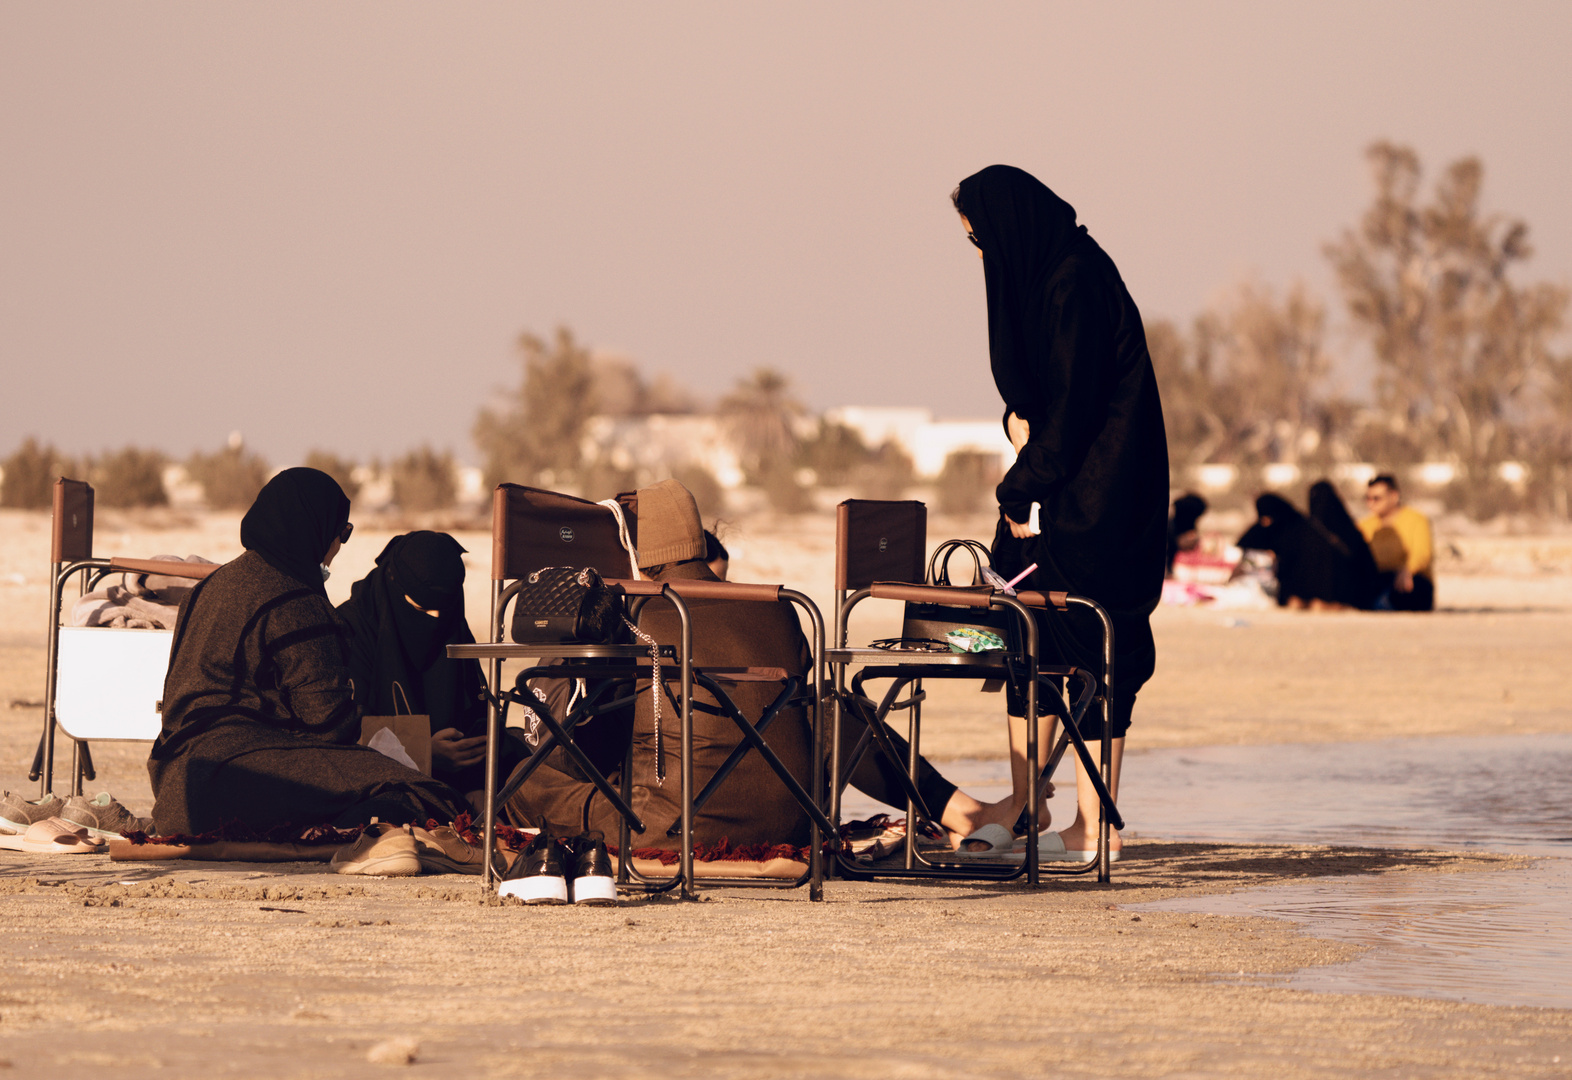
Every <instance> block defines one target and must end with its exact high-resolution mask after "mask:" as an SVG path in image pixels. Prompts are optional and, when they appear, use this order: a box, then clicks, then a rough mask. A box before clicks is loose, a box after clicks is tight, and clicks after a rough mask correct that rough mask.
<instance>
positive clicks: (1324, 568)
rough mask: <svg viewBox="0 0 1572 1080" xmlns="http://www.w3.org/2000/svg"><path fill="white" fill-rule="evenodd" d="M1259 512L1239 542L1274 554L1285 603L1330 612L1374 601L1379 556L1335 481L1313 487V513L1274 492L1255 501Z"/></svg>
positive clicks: (1279, 589)
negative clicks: (1349, 509) (1307, 512)
mask: <svg viewBox="0 0 1572 1080" xmlns="http://www.w3.org/2000/svg"><path fill="white" fill-rule="evenodd" d="M1255 513H1256V519H1257V520H1256V523H1255V524H1254V525H1252V526H1250V528H1249V529H1248V530H1246V531H1245V534H1244V535H1243V536H1241V537H1240V538H1239V546H1240V547H1241V548H1246V549H1253V550H1256V551H1270V552H1271V553H1272V555H1273V561H1274V564H1275V573H1276V576H1277V603H1278V605H1279V606H1280V607H1295V608H1315V609H1320V610H1331V609H1337V608H1370V607H1371V606H1372V605H1373V604H1374V603H1375V596H1376V593H1377V591H1378V588H1379V581H1378V578H1377V572H1376V566H1375V559H1374V558H1373V557H1372V556H1371V554H1370V547H1369V545H1367V544H1366V543H1365V538H1364V536H1363V535H1361V534H1360V532H1359V527H1358V526H1357V525H1355V524H1354V521H1353V518H1351V517H1350V516H1349V514H1348V510H1347V508H1346V507H1344V505H1343V500H1342V499H1341V498H1340V497H1339V496H1338V494H1337V489H1336V488H1334V487H1333V486H1332V485H1331V484H1330V483H1328V482H1327V481H1325V480H1320V481H1317V482H1316V483H1315V484H1313V485H1311V488H1310V513H1309V514H1308V515H1305V514H1301V513H1300V512H1299V509H1298V508H1297V507H1296V506H1294V505H1293V504H1292V503H1290V502H1289V501H1288V500H1287V499H1285V498H1283V497H1282V496H1281V495H1274V494H1271V493H1268V494H1265V495H1262V496H1260V497H1259V498H1258V499H1256V500H1255Z"/></svg>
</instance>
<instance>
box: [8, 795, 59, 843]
mask: <svg viewBox="0 0 1572 1080" xmlns="http://www.w3.org/2000/svg"><path fill="white" fill-rule="evenodd" d="M63 809H65V801H64V800H62V799H61V798H60V796H58V795H56V794H54V792H50V793H49V794H48V795H45V796H44V797H43V798H42V799H38V800H36V801H29V800H28V799H27V797H26V796H24V795H22V794H20V793H19V792H15V791H8V792H6V793H5V794H4V795H3V796H0V831H3V832H13V833H20V832H26V831H27V830H28V827H29V826H31V825H35V824H37V823H38V822H40V821H45V820H48V819H49V818H52V817H59V816H60V811H61V810H63Z"/></svg>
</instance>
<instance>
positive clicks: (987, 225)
mask: <svg viewBox="0 0 1572 1080" xmlns="http://www.w3.org/2000/svg"><path fill="white" fill-rule="evenodd" d="M956 209H957V210H959V211H960V212H961V213H962V214H964V215H966V220H967V221H968V222H970V223H971V227H972V235H973V236H975V237H977V242H978V244H979V245H980V246H981V247H982V253H983V274H984V277H985V278H986V280H987V288H988V353H989V360H990V363H991V366H992V368H993V381H994V385H995V386H997V387H998V388H999V396H1000V397H1002V398H1003V399H1004V403H1005V409H1006V412H1007V413H1009V412H1014V413H1015V414H1016V415H1017V416H1020V417H1021V418H1023V419H1025V420H1026V421H1028V422H1034V421H1036V420H1037V419H1038V418H1039V417H1040V416H1041V415H1042V413H1043V411H1044V409H1045V408H1046V405H1047V403H1046V402H1045V401H1043V400H1042V391H1041V388H1040V387H1039V386H1038V384H1037V380H1036V378H1035V377H1034V367H1033V366H1034V364H1035V363H1036V362H1037V358H1039V357H1041V356H1043V355H1045V354H1046V353H1048V352H1049V351H1050V349H1051V346H1052V341H1051V336H1052V334H1053V328H1052V327H1051V326H1049V325H1048V320H1047V319H1046V318H1045V314H1046V313H1045V301H1046V295H1047V294H1046V290H1045V288H1044V286H1045V285H1046V283H1047V281H1048V276H1049V274H1051V273H1052V272H1053V271H1054V269H1055V268H1056V267H1058V265H1059V264H1060V262H1062V261H1063V260H1064V257H1065V256H1066V255H1067V254H1069V252H1070V249H1071V248H1072V247H1074V245H1075V243H1076V242H1077V241H1078V240H1079V239H1080V238H1081V237H1082V236H1083V235H1085V233H1086V227H1085V226H1081V227H1079V228H1077V227H1076V224H1075V207H1073V206H1071V205H1070V204H1069V203H1067V202H1065V201H1064V200H1063V199H1061V198H1059V196H1057V195H1055V194H1054V193H1053V192H1052V191H1051V190H1050V189H1049V188H1048V186H1047V185H1046V184H1044V183H1043V182H1042V181H1041V180H1038V179H1037V178H1036V177H1035V176H1033V175H1032V174H1031V173H1028V172H1025V171H1023V170H1021V169H1017V168H1015V167H1014V166H1012V165H990V166H988V167H987V168H986V169H983V170H982V171H981V172H978V173H974V174H973V175H971V176H968V177H967V178H966V179H965V180H962V181H961V186H960V188H959V189H958V192H957V195H956Z"/></svg>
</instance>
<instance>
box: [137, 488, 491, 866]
mask: <svg viewBox="0 0 1572 1080" xmlns="http://www.w3.org/2000/svg"><path fill="white" fill-rule="evenodd" d="M352 529H353V526H352V525H350V523H349V499H348V498H347V497H346V496H345V495H344V492H343V491H342V489H340V488H339V486H338V484H337V483H335V482H334V480H333V478H332V477H330V476H328V475H327V474H326V473H323V472H318V471H317V470H316V469H286V470H285V471H284V472H281V473H279V474H278V475H277V476H275V477H274V478H273V479H272V480H269V481H268V483H267V486H266V487H264V488H263V489H262V491H261V493H260V494H258V495H257V499H256V502H255V503H254V504H253V505H252V507H251V509H250V510H249V511H247V512H246V516H245V517H244V519H242V520H241V523H240V541H241V543H242V544H244V545H245V548H246V551H245V554H243V555H241V556H240V557H239V558H238V559H235V560H234V561H233V562H230V563H226V564H225V565H223V566H221V567H219V568H218V569H217V570H215V571H214V572H213V574H212V576H210V577H209V578H207V580H205V581H203V582H201V583H199V584H198V585H197V586H196V587H195V588H194V589H192V590H191V595H190V596H189V597H188V598H187V600H186V602H185V604H184V605H183V606H182V607H181V609H180V617H179V620H178V622H177V623H176V625H175V637H174V642H173V645H172V647H171V652H170V657H169V674H168V676H167V677H166V678H165V682H164V699H163V700H164V710H163V711H164V717H163V731H162V732H161V733H160V734H159V736H158V739H157V741H156V742H154V744H153V750H152V753H151V754H150V755H149V759H148V764H147V768H148V773H149V775H150V777H151V779H152V782H153V794H154V797H155V800H156V801H155V804H154V806H153V820H154V822H155V823H156V825H157V828H158V831H159V832H160V833H164V834H170V833H203V832H210V831H214V830H217V829H219V828H220V827H222V826H224V825H227V824H230V823H234V822H238V823H240V824H243V825H245V826H248V827H250V828H251V829H254V830H258V831H262V830H267V829H272V828H275V827H278V826H282V825H287V824H293V825H301V826H309V825H317V824H322V823H331V824H333V825H337V826H339V827H348V826H353V825H360V824H365V823H367V822H369V821H370V820H371V819H372V818H373V817H376V818H379V819H381V821H383V822H384V823H391V824H393V825H401V824H407V823H412V822H415V823H424V822H425V821H426V820H427V819H430V818H435V819H436V820H438V821H440V822H444V823H446V822H449V821H451V820H453V819H454V818H455V817H457V816H458V814H459V813H460V812H463V811H465V810H467V809H468V807H467V805H466V803H465V801H464V796H463V795H461V794H460V793H459V792H457V791H456V790H454V789H453V788H451V787H449V786H448V785H447V784H444V783H442V782H440V781H438V780H434V779H432V778H431V777H429V776H426V775H424V774H422V773H419V772H416V771H415V770H413V769H408V768H405V767H404V766H403V765H400V764H398V763H397V762H395V761H393V760H392V759H391V758H388V757H384V756H383V755H382V754H379V753H378V752H377V751H375V750H371V749H368V748H366V747H363V746H359V745H357V742H356V740H357V739H358V738H359V736H360V717H361V710H360V709H359V708H358V707H357V706H356V705H355V700H354V696H353V694H352V693H351V690H350V684H349V667H348V665H347V664H346V663H345V656H344V645H343V640H342V638H341V636H340V630H339V625H338V621H337V620H336V619H335V618H334V615H333V608H332V605H330V604H329V603H328V599H327V593H326V592H325V591H324V590H323V588H322V582H323V580H324V579H325V577H326V575H327V568H328V564H329V563H331V562H332V561H333V557H334V556H335V555H337V554H338V550H339V547H340V545H342V544H343V543H344V542H345V541H346V540H348V539H349V535H350V531H351V530H352ZM411 850H412V851H413V848H411ZM413 867H414V869H413V871H411V870H409V869H402V870H397V871H391V872H396V873H407V872H418V870H419V864H418V863H414V864H413ZM341 872H360V871H341Z"/></svg>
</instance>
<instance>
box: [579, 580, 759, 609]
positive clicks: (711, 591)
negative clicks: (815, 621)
mask: <svg viewBox="0 0 1572 1080" xmlns="http://www.w3.org/2000/svg"><path fill="white" fill-rule="evenodd" d="M607 584H608V585H620V586H621V587H622V591H623V592H625V593H627V594H628V595H629V596H659V595H660V594H661V591H662V590H663V589H664V588H665V587H666V586H668V585H669V586H671V591H672V592H674V593H676V594H677V595H678V596H681V597H683V598H685V599H688V600H757V601H761V602H766V603H774V602H775V601H777V600H779V599H780V598H781V586H779V585H754V584H751V583H749V582H744V581H695V580H689V579H681V580H677V581H667V582H665V583H662V582H659V581H648V580H645V581H629V580H626V579H624V578H611V579H608V580H607Z"/></svg>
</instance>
